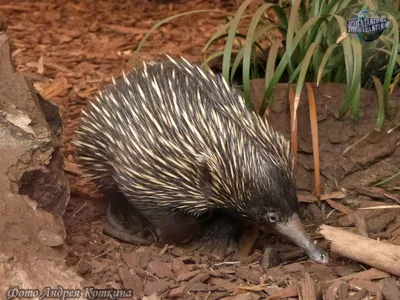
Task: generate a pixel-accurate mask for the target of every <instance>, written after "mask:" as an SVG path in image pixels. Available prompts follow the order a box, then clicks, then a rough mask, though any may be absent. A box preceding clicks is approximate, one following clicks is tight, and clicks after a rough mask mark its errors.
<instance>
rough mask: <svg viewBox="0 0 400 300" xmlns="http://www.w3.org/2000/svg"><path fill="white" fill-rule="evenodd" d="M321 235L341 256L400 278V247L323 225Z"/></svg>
mask: <svg viewBox="0 0 400 300" xmlns="http://www.w3.org/2000/svg"><path fill="white" fill-rule="evenodd" d="M320 229H321V230H320V233H321V234H322V235H323V236H324V237H325V238H326V239H328V240H329V241H331V250H332V251H333V252H335V253H337V254H339V255H341V256H344V257H347V258H350V259H353V260H356V261H358V262H361V263H364V264H367V265H369V266H372V267H375V268H378V269H381V270H383V271H386V272H388V273H391V274H393V275H397V276H400V247H399V246H396V245H392V244H388V243H384V242H380V241H376V240H373V239H370V238H367V237H365V236H361V235H357V234H355V233H351V232H347V231H345V230H342V229H339V228H335V227H331V226H328V225H321V227H320Z"/></svg>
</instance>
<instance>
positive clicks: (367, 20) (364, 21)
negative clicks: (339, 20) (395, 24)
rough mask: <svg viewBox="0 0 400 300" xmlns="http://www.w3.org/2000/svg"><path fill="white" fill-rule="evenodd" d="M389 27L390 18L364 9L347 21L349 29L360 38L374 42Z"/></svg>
mask: <svg viewBox="0 0 400 300" xmlns="http://www.w3.org/2000/svg"><path fill="white" fill-rule="evenodd" d="M387 28H388V19H387V18H382V17H381V16H380V15H379V14H378V13H377V12H374V11H370V10H367V9H364V10H362V11H360V12H359V13H358V14H357V15H355V16H354V17H353V19H352V20H349V21H347V31H348V32H349V33H354V34H356V36H357V37H358V39H359V40H361V41H364V42H373V41H375V40H377V39H378V38H379V37H380V36H381V35H382V33H383V32H384V31H385V29H387Z"/></svg>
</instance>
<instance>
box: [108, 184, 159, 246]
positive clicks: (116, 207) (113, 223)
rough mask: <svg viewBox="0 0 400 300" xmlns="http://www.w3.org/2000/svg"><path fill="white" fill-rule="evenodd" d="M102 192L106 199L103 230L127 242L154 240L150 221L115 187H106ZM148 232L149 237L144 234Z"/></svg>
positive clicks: (143, 242) (145, 242)
mask: <svg viewBox="0 0 400 300" xmlns="http://www.w3.org/2000/svg"><path fill="white" fill-rule="evenodd" d="M103 193H104V195H105V197H106V199H107V201H108V206H107V211H106V216H107V221H108V224H105V225H104V226H103V232H104V233H105V234H107V235H109V236H111V237H114V238H116V239H118V240H121V241H123V242H126V243H129V244H135V245H150V244H151V243H153V242H154V238H153V237H154V234H152V232H153V231H152V230H151V226H150V223H149V222H148V221H147V220H146V218H144V217H143V216H142V215H141V214H140V213H139V212H138V211H137V210H136V209H135V208H134V207H133V206H132V205H131V204H130V203H129V202H128V200H127V199H126V198H125V197H124V195H123V194H122V193H120V192H119V191H118V189H117V188H107V189H104V190H103ZM145 233H148V234H147V235H148V236H149V239H148V238H147V237H145V236H144V234H145Z"/></svg>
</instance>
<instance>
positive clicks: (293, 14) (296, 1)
mask: <svg viewBox="0 0 400 300" xmlns="http://www.w3.org/2000/svg"><path fill="white" fill-rule="evenodd" d="M300 3H301V0H293V1H292V9H291V10H290V16H289V26H288V31H287V34H286V51H288V52H289V58H290V57H291V56H292V53H293V52H294V50H295V49H296V46H292V43H293V37H294V32H295V26H296V21H297V18H298V15H299V7H300ZM289 72H290V73H292V72H293V67H292V63H291V59H289Z"/></svg>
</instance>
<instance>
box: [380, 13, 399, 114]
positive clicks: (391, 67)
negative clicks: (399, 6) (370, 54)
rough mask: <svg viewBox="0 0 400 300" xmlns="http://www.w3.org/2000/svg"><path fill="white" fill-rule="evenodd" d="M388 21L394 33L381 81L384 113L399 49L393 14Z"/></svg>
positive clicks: (387, 106) (387, 104)
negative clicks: (386, 66)
mask: <svg viewBox="0 0 400 300" xmlns="http://www.w3.org/2000/svg"><path fill="white" fill-rule="evenodd" d="M389 18H390V21H391V22H392V24H393V25H392V26H393V33H394V36H393V38H394V42H393V46H392V53H391V55H390V59H389V63H388V68H387V70H386V74H385V81H384V82H383V99H384V103H385V112H386V114H387V113H388V111H389V88H390V81H391V79H392V76H393V70H394V67H395V64H396V58H397V55H398V51H399V24H398V23H397V21H396V19H395V18H393V16H391V15H389Z"/></svg>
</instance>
